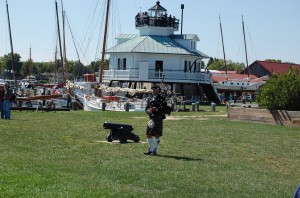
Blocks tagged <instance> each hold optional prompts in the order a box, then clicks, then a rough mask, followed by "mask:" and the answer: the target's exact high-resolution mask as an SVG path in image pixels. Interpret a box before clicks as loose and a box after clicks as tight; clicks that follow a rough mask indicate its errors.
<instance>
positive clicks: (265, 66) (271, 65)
mask: <svg viewBox="0 0 300 198" xmlns="http://www.w3.org/2000/svg"><path fill="white" fill-rule="evenodd" d="M291 67H296V68H298V70H299V72H300V64H291V63H278V62H269V61H255V62H253V63H252V64H251V65H249V68H248V69H245V73H246V74H248V71H249V73H250V74H252V75H255V76H257V77H263V76H271V75H272V74H274V73H275V74H280V73H287V72H288V71H289V69H290V68H291Z"/></svg>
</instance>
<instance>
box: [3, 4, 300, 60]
mask: <svg viewBox="0 0 300 198" xmlns="http://www.w3.org/2000/svg"><path fill="white" fill-rule="evenodd" d="M160 2H161V5H162V6H163V7H165V8H166V9H167V10H168V13H169V14H172V15H175V16H176V17H177V18H180V17H181V9H180V5H181V4H184V5H185V9H184V20H183V33H184V34H197V35H198V37H199V38H200V42H199V43H198V49H199V50H200V51H202V52H203V53H205V54H207V55H208V56H211V57H216V58H223V52H222V44H221V36H220V28H219V15H220V16H221V19H222V26H223V34H224V42H225V51H226V59H227V60H232V61H234V62H244V63H245V53H244V43H243V32H242V17H241V16H242V15H243V16H244V23H245V31H246V39H247V50H248V59H249V64H251V63H252V62H253V61H255V60H265V59H280V60H282V61H288V62H295V63H298V64H300V25H299V19H300V12H299V8H300V1H299V0H284V1H283V0H251V1H250V0H210V1H203V0H185V1H184V0H161V1H160ZM97 3H98V4H97ZM155 3H156V0H126V1H125V0H112V6H111V17H110V18H111V21H110V31H109V34H108V47H111V46H112V45H114V44H115V41H114V36H116V35H117V34H120V33H123V34H138V33H139V32H138V30H136V29H135V26H134V16H135V15H136V14H137V12H139V11H140V10H141V11H147V10H148V8H150V7H152V6H153V5H155ZM8 5H9V12H10V19H11V27H12V37H13V45H14V52H15V53H19V54H20V55H21V57H22V60H23V61H24V60H27V59H28V57H29V48H30V47H31V48H32V59H33V60H34V61H53V60H54V51H55V45H56V40H57V37H56V32H57V27H56V18H55V0H8ZM97 5H98V6H97ZM103 5H104V3H103V0H76V1H75V0H64V9H65V10H66V13H67V16H68V19H69V22H70V24H71V30H72V32H73V34H74V36H75V38H76V40H77V41H78V44H77V47H78V49H81V50H79V51H80V52H79V54H80V58H81V60H82V62H84V63H89V62H91V61H94V60H95V59H97V58H100V57H101V50H100V51H99V50H98V51H97V43H98V40H99V38H100V39H102V36H101V35H102V31H103V29H102V28H101V27H103V25H102V24H103V20H102V16H103V14H104V10H103V9H104V6H103ZM58 6H59V10H61V0H58ZM93 13H95V15H93ZM92 16H94V17H92ZM96 19H99V20H98V23H96ZM66 27H67V26H66ZM66 33H67V34H66V37H67V40H66V43H67V57H68V59H69V60H77V55H76V51H75V47H74V44H73V41H72V36H71V34H70V31H69V29H68V28H66ZM177 33H178V34H180V30H179V31H178V32H177ZM100 49H102V44H100ZM9 52H10V43H9V34H8V26H7V16H6V3H5V1H4V0H3V1H1V2H0V56H3V55H4V54H7V53H9ZM83 54H85V55H83Z"/></svg>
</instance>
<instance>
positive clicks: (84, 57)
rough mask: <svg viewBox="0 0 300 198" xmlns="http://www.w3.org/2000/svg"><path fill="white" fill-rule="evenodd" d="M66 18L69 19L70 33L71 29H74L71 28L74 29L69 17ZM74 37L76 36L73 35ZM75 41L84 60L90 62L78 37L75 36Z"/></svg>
mask: <svg viewBox="0 0 300 198" xmlns="http://www.w3.org/2000/svg"><path fill="white" fill-rule="evenodd" d="M66 17H67V20H68V25H69V29H70V31H71V29H72V28H71V27H72V25H71V22H70V20H69V18H68V16H67V15H66ZM72 32H73V31H72ZM73 35H74V33H73ZM74 41H75V43H77V46H78V48H79V50H80V52H81V53H82V56H83V59H84V60H85V61H86V62H88V59H87V58H86V56H85V55H84V51H83V49H82V47H81V46H80V42H79V41H78V40H77V39H76V36H74Z"/></svg>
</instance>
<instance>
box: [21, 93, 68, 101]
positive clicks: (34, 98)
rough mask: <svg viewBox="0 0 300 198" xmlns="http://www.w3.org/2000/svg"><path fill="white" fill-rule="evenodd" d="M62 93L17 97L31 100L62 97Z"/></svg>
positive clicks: (22, 99)
mask: <svg viewBox="0 0 300 198" xmlns="http://www.w3.org/2000/svg"><path fill="white" fill-rule="evenodd" d="M61 97H62V94H51V95H38V96H30V97H17V98H16V100H17V101H30V100H49V99H53V98H61Z"/></svg>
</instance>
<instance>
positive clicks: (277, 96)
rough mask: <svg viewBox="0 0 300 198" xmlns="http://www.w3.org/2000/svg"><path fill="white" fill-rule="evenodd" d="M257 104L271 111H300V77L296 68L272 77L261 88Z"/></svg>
mask: <svg viewBox="0 0 300 198" xmlns="http://www.w3.org/2000/svg"><path fill="white" fill-rule="evenodd" d="M257 103H258V104H259V105H260V106H261V107H263V108H267V109H270V110H275V109H277V110H290V111H300V75H299V70H298V69H297V68H296V67H291V68H290V70H289V72H288V73H282V74H279V75H277V74H274V75H272V76H271V77H270V78H269V79H268V81H267V82H266V84H265V85H264V86H263V87H262V88H261V94H260V95H259V96H258V97H257Z"/></svg>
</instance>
